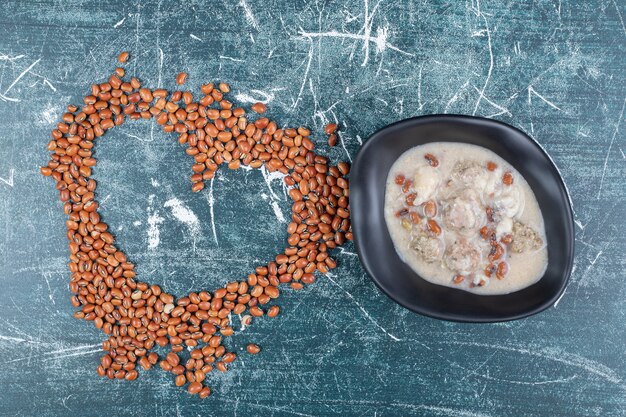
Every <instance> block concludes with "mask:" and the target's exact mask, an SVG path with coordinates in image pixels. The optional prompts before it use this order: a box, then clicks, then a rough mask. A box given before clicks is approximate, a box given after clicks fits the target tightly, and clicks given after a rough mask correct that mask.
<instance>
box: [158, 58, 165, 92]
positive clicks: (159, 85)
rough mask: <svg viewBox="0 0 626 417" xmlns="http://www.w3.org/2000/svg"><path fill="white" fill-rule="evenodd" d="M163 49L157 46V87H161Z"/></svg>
mask: <svg viewBox="0 0 626 417" xmlns="http://www.w3.org/2000/svg"><path fill="white" fill-rule="evenodd" d="M164 58H165V57H164V55H163V49H161V48H159V80H158V81H157V87H161V75H162V73H163V59H164Z"/></svg>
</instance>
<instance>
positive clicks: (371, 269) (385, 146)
mask: <svg viewBox="0 0 626 417" xmlns="http://www.w3.org/2000/svg"><path fill="white" fill-rule="evenodd" d="M429 142H463V143H470V144H473V145H478V146H482V147H485V148H487V149H490V150H492V151H493V152H495V153H496V154H498V155H500V156H501V157H502V158H504V159H505V160H506V161H508V162H509V163H510V164H511V165H512V166H514V167H515V169H517V171H519V172H520V173H521V174H522V175H523V176H524V178H525V179H526V181H527V182H528V184H529V185H530V187H531V188H532V190H533V192H534V193H535V197H536V198H537V201H538V202H539V207H540V208H541V212H542V214H543V219H544V224H545V229H546V237H547V245H548V267H547V269H546V272H545V274H544V276H543V277H542V278H541V279H540V280H539V281H538V282H537V283H535V284H533V285H531V286H530V287H527V288H525V289H523V290H520V291H517V292H514V293H511V294H506V295H476V294H472V293H469V292H467V291H463V290H460V289H455V288H449V287H444V286H441V285H436V284H432V283H430V282H428V281H426V280H424V279H423V278H421V277H420V276H419V275H418V274H417V273H415V272H414V271H413V270H412V269H411V268H410V267H409V266H408V265H407V264H405V263H404V262H403V261H402V260H401V259H400V257H399V256H398V254H397V253H396V250H395V248H394V246H393V242H392V240H391V236H390V235H389V231H388V230H387V224H386V223H385V216H384V209H383V206H384V202H385V184H386V180H387V175H388V173H389V170H390V169H391V166H392V165H393V163H394V162H395V161H396V160H397V159H398V158H399V157H400V155H402V153H404V152H405V151H406V150H408V149H410V148H412V147H415V146H418V145H422V144H425V143H429ZM350 210H351V213H352V215H351V216H352V230H353V233H354V239H355V243H356V247H357V251H358V254H359V258H360V260H361V263H362V264H363V266H364V267H365V270H366V271H367V273H368V274H369V275H370V276H371V277H372V279H373V280H374V282H375V283H376V285H378V287H379V288H380V289H381V290H382V291H383V292H384V293H385V294H387V295H388V296H389V297H390V298H391V299H393V300H394V301H396V302H397V303H399V304H400V305H402V306H404V307H406V308H408V309H409V310H412V311H414V312H416V313H420V314H423V315H426V316H430V317H433V318H438V319H444V320H452V321H462V322H496V321H506V320H514V319H520V318H523V317H527V316H530V315H532V314H535V313H538V312H540V311H543V310H545V309H546V308H548V307H549V306H551V305H552V304H554V302H555V301H556V300H557V299H558V298H559V296H560V295H561V294H562V293H563V291H564V290H565V286H566V285H567V281H568V279H569V276H570V273H571V271H572V265H573V257H574V221H573V213H572V205H571V201H570V198H569V195H568V192H567V189H566V187H565V184H564V183H563V180H562V178H561V175H560V174H559V172H558V170H557V168H556V166H555V165H554V163H553V162H552V160H551V159H550V157H549V156H548V154H546V152H545V151H544V150H543V149H542V148H541V146H539V144H537V142H535V141H534V140H533V139H531V138H530V137H529V136H528V135H526V134H525V133H523V132H521V131H520V130H518V129H515V128H513V127H511V126H509V125H506V124H504V123H500V122H497V121H494V120H489V119H483V118H478V117H469V116H454V115H435V116H424V117H416V118H412V119H406V120H403V121H400V122H397V123H394V124H392V125H389V126H387V127H385V128H383V129H382V130H379V131H378V132H376V133H375V134H374V135H372V136H371V137H370V138H369V140H368V141H367V142H366V143H365V145H363V147H362V148H361V149H360V151H359V154H358V155H357V157H356V160H355V162H354V164H353V166H352V170H351V172H350Z"/></svg>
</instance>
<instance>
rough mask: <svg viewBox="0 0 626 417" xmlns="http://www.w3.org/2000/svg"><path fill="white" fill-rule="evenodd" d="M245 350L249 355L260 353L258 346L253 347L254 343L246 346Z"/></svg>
mask: <svg viewBox="0 0 626 417" xmlns="http://www.w3.org/2000/svg"><path fill="white" fill-rule="evenodd" d="M246 350H247V351H248V353H249V354H251V355H256V354H257V353H259V352H260V351H261V348H260V347H259V346H258V345H255V344H254V343H250V344H249V345H248V346H246Z"/></svg>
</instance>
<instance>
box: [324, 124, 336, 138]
mask: <svg viewBox="0 0 626 417" xmlns="http://www.w3.org/2000/svg"><path fill="white" fill-rule="evenodd" d="M336 131H337V123H328V124H327V125H326V126H324V133H326V134H327V135H332V134H333V133H335V132H336Z"/></svg>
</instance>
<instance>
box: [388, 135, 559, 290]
mask: <svg viewBox="0 0 626 417" xmlns="http://www.w3.org/2000/svg"><path fill="white" fill-rule="evenodd" d="M385 221H386V222H387V227H388V229H389V233H390V234H391V238H392V240H393V244H394V246H395V248H396V251H397V252H398V254H399V255H400V258H401V259H402V260H403V261H404V262H406V263H407V264H408V265H409V266H410V267H411V268H412V269H413V270H414V271H415V272H417V274H418V275H420V276H421V277H422V278H424V279H426V280H427V281H430V282H432V283H434V284H439V285H445V286H448V287H453V288H459V289H463V290H466V291H470V292H473V293H476V294H481V295H495V294H508V293H511V292H514V291H519V290H521V289H523V288H526V287H528V286H529V285H532V284H534V283H535V282H537V281H538V280H539V279H541V277H542V276H543V274H544V272H545V270H546V267H547V265H548V250H547V247H546V237H545V229H544V223H543V216H542V215H541V210H540V209H539V204H538V203H537V199H536V198H535V195H534V194H533V191H532V190H531V188H530V186H529V185H528V183H527V182H526V180H525V179H524V177H522V175H521V174H520V173H519V172H517V171H516V170H515V169H514V168H513V167H512V166H511V165H510V164H509V163H507V162H506V161H505V160H504V159H502V158H500V157H499V156H498V155H496V154H495V153H493V152H492V151H490V150H488V149H485V148H483V147H480V146H475V145H469V144H465V143H451V142H433V143H428V144H425V145H421V146H417V147H414V148H412V149H409V150H408V151H406V152H405V153H403V154H402V155H401V156H400V158H398V160H397V161H396V162H395V163H394V164H393V166H392V167H391V170H390V171H389V176H388V177H387V185H386V192H385Z"/></svg>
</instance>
